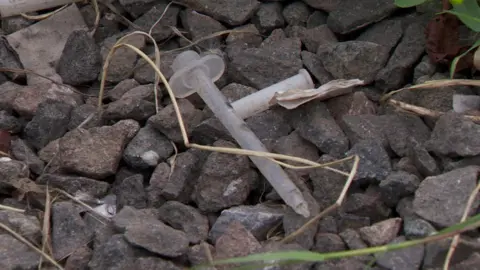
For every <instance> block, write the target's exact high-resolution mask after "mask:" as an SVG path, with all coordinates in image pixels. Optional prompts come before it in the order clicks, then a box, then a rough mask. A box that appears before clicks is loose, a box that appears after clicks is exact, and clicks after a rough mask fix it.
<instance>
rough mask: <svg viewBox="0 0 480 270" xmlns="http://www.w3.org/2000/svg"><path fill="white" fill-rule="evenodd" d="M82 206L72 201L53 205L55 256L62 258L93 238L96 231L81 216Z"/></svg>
mask: <svg viewBox="0 0 480 270" xmlns="http://www.w3.org/2000/svg"><path fill="white" fill-rule="evenodd" d="M82 210H83V209H82V208H81V207H80V206H78V205H75V204H73V203H71V202H68V201H65V202H57V203H54V204H53V205H52V225H51V226H52V234H51V237H52V248H53V257H54V258H55V259H56V260H61V259H63V258H65V257H66V256H68V255H70V253H72V252H74V251H75V250H76V249H77V248H79V247H81V246H83V245H85V244H86V243H88V242H90V240H92V239H93V234H94V231H93V229H92V228H90V227H89V226H87V224H86V223H85V221H84V220H83V219H82V217H81V216H80V212H82Z"/></svg>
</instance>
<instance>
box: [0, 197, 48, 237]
mask: <svg viewBox="0 0 480 270" xmlns="http://www.w3.org/2000/svg"><path fill="white" fill-rule="evenodd" d="M2 204H4V205H5V201H3V202H2ZM0 222H2V224H4V225H5V226H8V227H9V228H10V229H12V230H14V231H15V232H17V233H19V234H20V235H22V236H23V237H25V238H26V239H27V240H28V241H30V242H31V243H33V244H36V245H37V244H40V243H41V239H42V231H41V230H42V229H41V227H40V221H39V220H38V218H37V217H35V216H33V215H28V214H25V213H19V212H14V211H10V210H0Z"/></svg>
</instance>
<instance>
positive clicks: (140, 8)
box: [118, 0, 165, 32]
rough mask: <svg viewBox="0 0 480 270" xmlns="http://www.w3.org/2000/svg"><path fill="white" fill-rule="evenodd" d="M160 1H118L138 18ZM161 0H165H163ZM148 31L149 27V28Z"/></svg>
mask: <svg viewBox="0 0 480 270" xmlns="http://www.w3.org/2000/svg"><path fill="white" fill-rule="evenodd" d="M157 2H159V1H155V0H119V1H118V3H119V4H120V5H121V7H122V8H124V9H125V11H126V12H128V14H130V15H131V16H132V17H134V18H137V17H139V16H141V15H142V14H143V13H145V12H147V11H148V10H149V9H150V8H152V6H153V5H155V4H156V3H157ZM161 2H165V1H164V0H161ZM147 32H148V29H147Z"/></svg>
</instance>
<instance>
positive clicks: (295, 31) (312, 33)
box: [287, 24, 338, 53]
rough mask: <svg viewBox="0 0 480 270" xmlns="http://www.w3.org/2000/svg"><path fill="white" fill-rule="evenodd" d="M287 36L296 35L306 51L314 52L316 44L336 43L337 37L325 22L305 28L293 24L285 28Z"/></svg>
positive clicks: (316, 47)
mask: <svg viewBox="0 0 480 270" xmlns="http://www.w3.org/2000/svg"><path fill="white" fill-rule="evenodd" d="M287 30H288V31H287V35H288V36H289V37H298V38H300V40H301V41H302V43H303V44H304V45H305V47H306V48H307V51H309V52H311V53H316V52H317V49H318V46H320V45H323V44H328V43H337V42H338V40H337V37H336V36H335V34H334V33H333V32H332V31H331V30H330V29H329V28H328V26H327V25H326V24H323V25H320V26H317V27H314V28H305V27H303V26H298V25H294V26H292V27H290V28H288V29H287Z"/></svg>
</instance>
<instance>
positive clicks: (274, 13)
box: [252, 2, 285, 34]
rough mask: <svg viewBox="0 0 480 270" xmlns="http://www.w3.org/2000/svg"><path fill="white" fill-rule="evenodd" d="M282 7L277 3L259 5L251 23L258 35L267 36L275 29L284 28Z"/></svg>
mask: <svg viewBox="0 0 480 270" xmlns="http://www.w3.org/2000/svg"><path fill="white" fill-rule="evenodd" d="M282 8H283V7H282V5H281V4H280V3H277V2H270V3H261V4H260V6H259V7H258V10H257V12H256V13H255V15H254V16H253V18H252V22H253V23H254V24H255V26H256V27H257V28H258V30H259V31H260V33H262V34H268V33H270V32H271V31H273V30H274V29H276V28H282V27H283V26H285V18H284V17H283V14H282Z"/></svg>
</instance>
